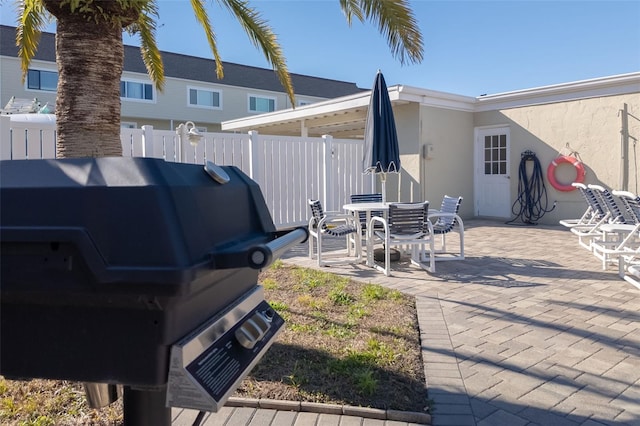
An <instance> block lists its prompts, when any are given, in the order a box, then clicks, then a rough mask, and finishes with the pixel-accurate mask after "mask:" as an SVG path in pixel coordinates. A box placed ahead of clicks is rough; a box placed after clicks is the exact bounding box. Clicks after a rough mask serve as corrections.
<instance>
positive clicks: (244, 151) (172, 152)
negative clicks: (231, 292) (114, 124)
mask: <svg viewBox="0 0 640 426" xmlns="http://www.w3.org/2000/svg"><path fill="white" fill-rule="evenodd" d="M202 135H203V138H202V140H201V141H200V142H199V143H198V145H197V146H195V147H194V146H192V145H191V144H190V143H189V142H187V141H183V143H182V146H181V141H180V137H179V136H178V135H177V134H176V132H175V131H171V130H155V129H153V127H152V126H142V128H141V129H125V128H123V129H122V131H121V133H120V139H121V141H122V150H123V155H124V156H131V157H153V158H162V159H165V160H166V161H175V162H183V163H191V164H204V163H205V162H206V161H207V160H210V161H213V162H214V163H216V164H219V165H223V166H236V167H238V168H239V169H241V170H242V171H243V172H244V173H246V174H247V175H248V176H249V177H251V178H252V179H253V180H254V181H256V182H257V183H258V185H260V188H261V190H262V193H263V195H264V198H265V201H266V203H267V206H268V207H269V211H270V212H271V215H272V217H273V221H274V223H275V225H276V227H277V228H278V229H285V228H290V227H295V226H301V225H306V224H307V221H308V218H309V213H310V211H309V205H308V202H307V200H308V199H310V198H314V199H316V198H317V199H320V200H322V202H323V205H324V206H325V209H326V210H342V205H343V204H344V203H346V202H348V201H349V194H353V193H365V192H372V188H373V184H374V180H373V178H372V177H371V176H370V175H363V174H362V166H361V164H362V157H363V142H362V141H361V140H349V139H333V138H332V137H331V136H323V137H320V138H311V137H297V136H269V135H260V134H258V133H257V132H249V133H248V134H234V133H203V134H202ZM180 148H182V149H180ZM36 158H55V125H53V124H51V125H49V124H42V123H38V124H37V125H34V123H16V122H11V121H10V120H9V117H8V116H0V159H1V160H17V159H36Z"/></svg>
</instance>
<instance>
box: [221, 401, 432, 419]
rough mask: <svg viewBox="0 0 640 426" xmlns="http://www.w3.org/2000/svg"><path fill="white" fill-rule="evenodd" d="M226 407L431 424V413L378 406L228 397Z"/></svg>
mask: <svg viewBox="0 0 640 426" xmlns="http://www.w3.org/2000/svg"><path fill="white" fill-rule="evenodd" d="M225 405H226V406H228V407H248V408H264V409H272V410H280V411H300V412H308V413H319V414H337V415H345V416H359V417H365V418H369V419H378V420H392V421H400V422H407V423H418V424H421V425H431V415H430V414H428V413H420V412H416V411H398V410H381V409H378V408H368V407H355V406H351V405H338V404H321V403H315V402H298V401H281V400H274V399H255V398H239V397H233V396H232V397H230V398H229V399H228V400H227V403H226V404H225Z"/></svg>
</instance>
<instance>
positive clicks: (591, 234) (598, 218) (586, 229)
mask: <svg viewBox="0 0 640 426" xmlns="http://www.w3.org/2000/svg"><path fill="white" fill-rule="evenodd" d="M572 185H573V186H574V187H576V188H578V189H579V190H580V192H582V193H583V194H584V198H585V201H586V202H587V204H588V205H589V207H590V208H591V209H592V210H593V211H594V215H595V218H594V220H593V221H591V223H589V224H588V225H576V226H573V227H571V228H569V229H570V230H571V232H572V233H573V234H575V235H577V236H578V243H579V244H580V245H581V246H582V247H584V248H586V249H587V250H589V251H591V250H592V249H591V240H592V239H594V238H599V237H601V236H602V232H601V231H600V227H601V226H602V225H604V224H606V223H608V221H609V218H610V217H611V212H609V210H608V209H607V207H606V206H605V205H604V204H603V202H602V201H601V199H600V198H599V197H598V196H596V194H595V193H594V191H593V190H592V189H591V188H589V187H587V186H586V185H585V184H583V183H578V182H574V183H572Z"/></svg>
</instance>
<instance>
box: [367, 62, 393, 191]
mask: <svg viewBox="0 0 640 426" xmlns="http://www.w3.org/2000/svg"><path fill="white" fill-rule="evenodd" d="M363 169H364V173H376V174H379V175H380V179H381V183H382V201H386V200H387V194H386V187H385V186H386V180H387V173H399V172H400V149H399V148H398V134H397V132H396V122H395V119H394V117H393V110H392V109H391V100H390V99H389V92H388V91H387V84H386V83H385V81H384V76H383V75H382V72H380V70H378V73H377V74H376V78H375V81H374V84H373V88H372V89H371V100H370V101H369V110H368V112H367V121H366V124H365V130H364V161H363Z"/></svg>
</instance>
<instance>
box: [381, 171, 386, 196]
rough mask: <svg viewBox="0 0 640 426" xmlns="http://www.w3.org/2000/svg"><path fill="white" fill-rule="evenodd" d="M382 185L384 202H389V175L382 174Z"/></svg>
mask: <svg viewBox="0 0 640 426" xmlns="http://www.w3.org/2000/svg"><path fill="white" fill-rule="evenodd" d="M380 183H381V184H382V202H383V203H386V202H387V174H386V173H382V174H381V175H380Z"/></svg>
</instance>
